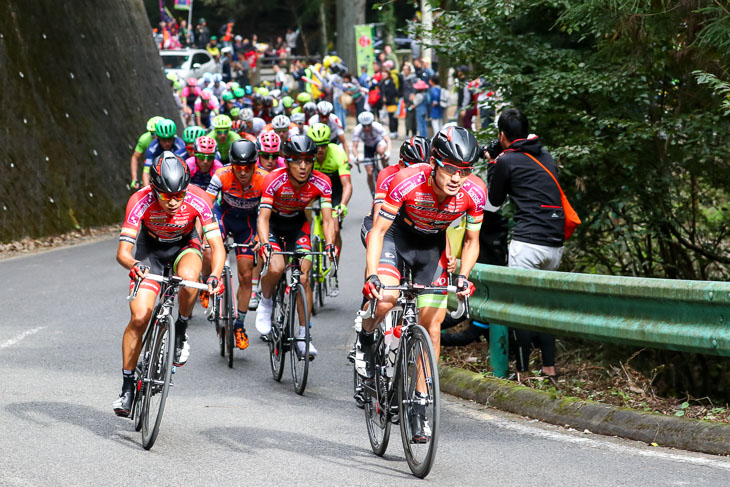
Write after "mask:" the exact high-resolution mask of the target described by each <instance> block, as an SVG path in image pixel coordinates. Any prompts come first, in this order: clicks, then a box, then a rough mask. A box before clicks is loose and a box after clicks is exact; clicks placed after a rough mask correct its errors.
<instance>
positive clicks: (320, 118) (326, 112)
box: [309, 101, 347, 153]
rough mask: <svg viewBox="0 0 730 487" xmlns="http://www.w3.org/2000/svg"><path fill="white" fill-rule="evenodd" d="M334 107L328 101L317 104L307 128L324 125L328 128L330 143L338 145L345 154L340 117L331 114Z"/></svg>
mask: <svg viewBox="0 0 730 487" xmlns="http://www.w3.org/2000/svg"><path fill="white" fill-rule="evenodd" d="M333 109H334V107H333V106H332V103H330V102H328V101H321V102H319V103H317V113H316V115H314V116H313V117H311V118H310V119H309V126H310V127H311V126H312V125H314V124H315V123H326V124H327V125H328V126H329V128H330V142H333V143H335V144H337V143H339V144H340V145H342V147H343V148H344V149H345V153H347V141H346V140H345V130H344V129H343V128H342V121H341V120H340V117H338V116H337V115H335V114H334V113H332V110H333Z"/></svg>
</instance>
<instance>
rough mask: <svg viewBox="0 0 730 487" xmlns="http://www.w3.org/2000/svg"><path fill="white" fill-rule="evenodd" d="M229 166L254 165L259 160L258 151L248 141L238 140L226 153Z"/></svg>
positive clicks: (253, 144)
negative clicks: (229, 162)
mask: <svg viewBox="0 0 730 487" xmlns="http://www.w3.org/2000/svg"><path fill="white" fill-rule="evenodd" d="M228 158H229V160H230V161H231V164H238V165H244V164H256V161H258V160H259V151H258V149H257V148H256V144H255V143H253V142H251V141H250V140H248V139H238V140H237V141H235V142H234V143H233V144H231V150H230V151H229V153H228Z"/></svg>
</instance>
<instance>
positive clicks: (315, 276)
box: [309, 235, 324, 316]
mask: <svg viewBox="0 0 730 487" xmlns="http://www.w3.org/2000/svg"><path fill="white" fill-rule="evenodd" d="M320 243H321V240H320V238H319V235H314V236H313V237H312V250H313V251H314V252H321V250H320V247H321V245H320ZM321 258H322V256H321V255H313V256H312V268H311V269H310V271H309V282H310V284H311V286H312V314H313V315H315V316H316V315H317V313H318V312H319V309H320V308H321V307H322V304H323V303H324V297H323V296H322V282H321V280H320V279H321V278H322V269H321V266H320V259H321Z"/></svg>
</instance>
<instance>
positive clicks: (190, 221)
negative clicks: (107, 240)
mask: <svg viewBox="0 0 730 487" xmlns="http://www.w3.org/2000/svg"><path fill="white" fill-rule="evenodd" d="M196 218H200V222H201V223H202V225H203V233H204V235H205V236H206V237H208V238H210V237H214V236H220V229H219V228H218V223H217V222H216V220H215V218H213V212H212V211H211V208H210V203H208V197H207V196H206V194H205V192H204V191H203V190H202V189H200V188H198V187H197V186H193V185H190V186H188V190H187V193H186V194H185V199H184V200H183V204H182V205H180V209H179V210H178V211H177V213H175V214H174V215H169V214H168V213H167V212H165V210H163V209H162V206H160V203H159V202H158V201H157V197H156V196H155V193H154V191H153V190H152V186H145V187H144V188H142V189H140V190H139V191H137V192H136V193H134V194H133V195H132V197H131V198H129V203H127V212H126V216H125V217H124V224H123V225H122V233H121V235H120V236H119V240H122V241H124V242H129V243H131V244H134V243H135V242H136V241H137V235H138V234H139V230H140V228H142V225H143V224H144V228H145V229H146V231H147V233H149V234H150V235H151V236H152V237H154V238H155V239H156V240H157V241H159V242H163V243H174V242H177V241H180V240H182V239H183V238H185V237H186V236H188V235H189V234H190V233H191V232H192V231H193V230H194V229H195V219H196Z"/></svg>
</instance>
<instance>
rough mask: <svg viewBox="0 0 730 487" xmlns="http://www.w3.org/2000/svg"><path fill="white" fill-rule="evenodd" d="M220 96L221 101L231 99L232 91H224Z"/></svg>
mask: <svg viewBox="0 0 730 487" xmlns="http://www.w3.org/2000/svg"><path fill="white" fill-rule="evenodd" d="M221 98H223V101H233V93H231V92H230V91H226V92H225V93H223V94H222V95H221Z"/></svg>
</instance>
